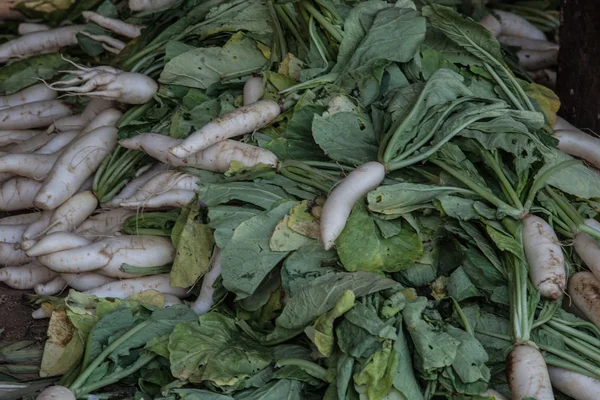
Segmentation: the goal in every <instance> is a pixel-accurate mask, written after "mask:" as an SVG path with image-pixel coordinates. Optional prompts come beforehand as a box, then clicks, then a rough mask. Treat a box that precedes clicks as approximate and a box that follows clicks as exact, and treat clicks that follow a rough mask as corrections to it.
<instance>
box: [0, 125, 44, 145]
mask: <svg viewBox="0 0 600 400" xmlns="http://www.w3.org/2000/svg"><path fill="white" fill-rule="evenodd" d="M42 132H43V131H40V130H33V129H12V130H6V131H0V146H6V145H9V144H13V143H21V142H23V141H25V140H29V139H31V138H32V137H34V136H36V135H39V134H40V133H42Z"/></svg>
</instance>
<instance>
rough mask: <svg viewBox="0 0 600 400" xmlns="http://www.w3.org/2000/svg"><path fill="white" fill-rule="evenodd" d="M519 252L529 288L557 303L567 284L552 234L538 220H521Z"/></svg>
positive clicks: (557, 243)
mask: <svg viewBox="0 0 600 400" xmlns="http://www.w3.org/2000/svg"><path fill="white" fill-rule="evenodd" d="M523 249H524V250H525V258H526V259H527V263H528V264H529V278H530V279H531V281H532V282H533V286H535V287H536V288H537V289H538V290H539V291H540V294H541V295H542V297H545V298H548V299H552V300H557V299H559V298H560V297H561V296H562V294H563V292H564V289H565V286H566V282H567V277H566V272H565V258H564V256H563V253H562V249H561V247H560V243H559V242H558V238H557V237H556V233H554V231H553V230H552V228H551V227H550V225H548V223H547V222H546V221H544V220H543V219H542V218H540V217H536V216H535V215H528V216H526V217H525V218H523Z"/></svg>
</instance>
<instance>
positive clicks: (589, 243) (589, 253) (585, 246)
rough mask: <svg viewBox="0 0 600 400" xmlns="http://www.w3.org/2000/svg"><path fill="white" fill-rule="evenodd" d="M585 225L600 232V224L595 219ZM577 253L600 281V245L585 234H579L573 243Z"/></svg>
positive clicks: (587, 221) (587, 220) (588, 220)
mask: <svg viewBox="0 0 600 400" xmlns="http://www.w3.org/2000/svg"><path fill="white" fill-rule="evenodd" d="M584 223H585V224H586V225H588V226H591V227H592V228H594V229H596V230H600V222H598V221H596V220H595V219H591V218H590V219H586V220H585V221H584ZM573 247H574V248H575V252H576V253H577V255H578V256H579V258H581V260H582V261H583V262H584V263H585V265H586V266H587V267H588V268H589V269H590V271H591V272H592V273H593V274H594V276H595V277H596V278H598V279H600V243H598V241H597V240H596V239H594V238H592V237H591V236H590V235H588V234H587V233H584V232H578V233H577V234H576V235H575V240H574V241H573Z"/></svg>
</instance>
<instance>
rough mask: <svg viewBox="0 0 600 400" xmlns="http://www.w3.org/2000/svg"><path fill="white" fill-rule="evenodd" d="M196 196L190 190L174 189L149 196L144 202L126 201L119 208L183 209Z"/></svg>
mask: <svg viewBox="0 0 600 400" xmlns="http://www.w3.org/2000/svg"><path fill="white" fill-rule="evenodd" d="M194 196H196V192H194V191H192V190H184V189H175V190H169V191H167V192H164V193H160V194H157V195H155V196H151V197H149V198H147V199H144V200H138V201H128V200H125V201H124V202H122V203H121V207H123V208H126V209H137V208H150V209H157V208H181V207H185V206H186V204H188V203H189V202H190V201H192V199H193V198H194Z"/></svg>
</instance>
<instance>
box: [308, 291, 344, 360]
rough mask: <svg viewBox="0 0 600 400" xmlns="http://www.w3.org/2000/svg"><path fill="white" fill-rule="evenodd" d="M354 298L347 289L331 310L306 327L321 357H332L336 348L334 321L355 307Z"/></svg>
mask: <svg viewBox="0 0 600 400" xmlns="http://www.w3.org/2000/svg"><path fill="white" fill-rule="evenodd" d="M354 298H355V297H354V293H353V292H352V291H351V290H346V291H345V292H344V293H342V295H341V296H340V297H339V299H338V300H337V303H336V304H335V306H334V307H333V308H332V309H331V310H329V311H328V312H326V313H325V314H323V315H321V316H320V317H319V318H317V320H316V321H315V323H314V324H313V325H312V326H307V327H306V328H305V329H304V333H306V336H308V338H309V339H310V340H311V341H312V342H313V343H314V344H315V346H317V349H319V352H320V353H321V354H320V356H321V357H331V354H332V353H333V349H334V337H333V323H334V322H335V320H336V319H337V318H339V317H341V316H342V315H344V313H345V312H347V311H348V310H350V309H351V308H352V307H354Z"/></svg>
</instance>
